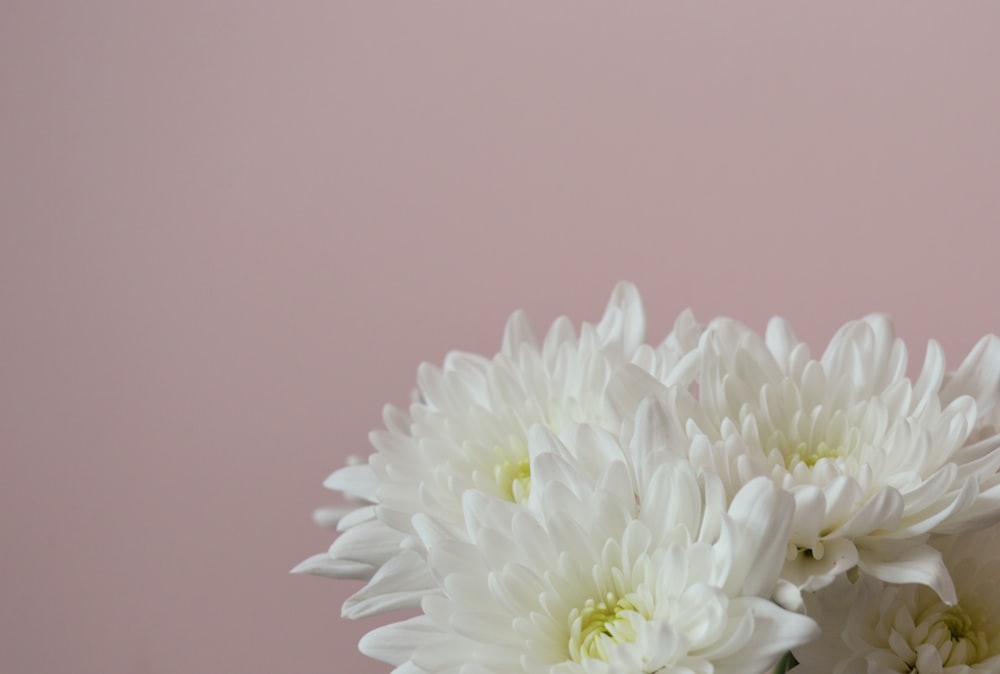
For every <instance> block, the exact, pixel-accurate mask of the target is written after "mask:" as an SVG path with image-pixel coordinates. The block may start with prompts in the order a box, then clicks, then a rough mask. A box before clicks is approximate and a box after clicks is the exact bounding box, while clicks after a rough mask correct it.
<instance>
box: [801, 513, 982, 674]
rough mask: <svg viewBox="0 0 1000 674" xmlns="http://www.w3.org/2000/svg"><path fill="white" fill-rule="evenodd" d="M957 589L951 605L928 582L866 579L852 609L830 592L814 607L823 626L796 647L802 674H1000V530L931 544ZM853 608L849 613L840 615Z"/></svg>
mask: <svg viewBox="0 0 1000 674" xmlns="http://www.w3.org/2000/svg"><path fill="white" fill-rule="evenodd" d="M931 542H932V543H933V544H934V545H935V547H936V548H938V549H939V550H941V551H942V552H943V557H944V561H945V564H946V565H947V567H948V569H949V570H950V571H951V574H952V577H953V578H954V580H955V586H956V589H957V591H958V603H957V604H955V605H948V604H946V603H944V602H943V601H941V598H940V597H938V596H937V595H936V594H935V593H934V592H932V591H931V590H930V589H928V588H927V587H926V586H923V585H887V584H885V583H882V582H881V581H879V580H876V579H874V578H870V577H868V578H864V579H862V580H861V581H860V582H859V583H858V585H857V589H856V590H855V593H854V594H855V595H856V598H855V599H854V601H852V602H851V603H850V605H849V607H847V606H845V605H844V601H843V598H844V597H846V596H848V593H846V592H843V591H842V590H843V588H841V597H838V598H834V597H833V596H831V594H830V592H828V591H826V590H824V591H821V592H820V593H818V594H817V596H816V598H815V599H814V600H813V601H811V602H810V604H811V605H810V608H811V609H814V610H813V611H812V612H813V613H815V614H816V616H817V619H818V620H819V621H820V625H821V627H822V628H823V636H822V638H821V639H819V640H817V641H816V642H815V643H814V644H810V645H809V646H807V647H804V648H800V649H796V651H795V655H796V657H797V658H798V659H799V660H800V662H801V663H802V664H801V670H798V669H797V670H796V671H801V672H802V674H821V673H822V674H827V673H828V672H833V673H834V674H880V673H883V672H884V673H885V674H895V673H897V672H898V673H899V674H909V673H910V672H914V673H915V674H996V672H1000V547H998V546H1000V528H998V527H993V528H991V529H990V530H987V531H985V532H980V531H976V532H970V533H966V534H962V535H960V536H947V537H935V538H933V539H932V540H931ZM838 608H847V610H838Z"/></svg>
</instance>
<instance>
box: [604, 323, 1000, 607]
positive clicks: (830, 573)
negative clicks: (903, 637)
mask: <svg viewBox="0 0 1000 674" xmlns="http://www.w3.org/2000/svg"><path fill="white" fill-rule="evenodd" d="M693 353H694V355H696V356H697V359H698V362H697V363H695V362H694V360H692V359H689V360H688V362H686V364H685V367H686V370H687V374H688V375H689V378H688V383H692V384H693V385H694V386H693V388H695V389H696V392H697V393H696V395H695V394H693V393H689V392H688V391H687V390H684V389H666V388H664V387H662V385H661V384H659V383H658V382H655V381H654V380H653V378H652V377H649V376H648V375H645V374H644V373H640V372H637V371H636V370H634V369H631V370H626V371H625V373H624V374H625V375H627V376H623V377H621V378H620V381H618V382H617V384H616V389H615V390H616V394H617V395H616V397H617V398H618V403H617V404H618V406H619V407H620V408H627V407H628V406H629V404H631V403H630V402H629V401H630V400H635V399H636V398H639V397H642V396H645V395H649V394H650V393H651V392H653V391H654V390H657V389H659V391H660V393H659V395H660V396H661V398H664V399H668V400H669V401H670V406H671V408H672V409H673V414H674V418H675V423H676V424H677V425H678V426H679V427H680V428H683V429H684V431H685V432H686V433H687V435H688V436H689V437H690V438H691V454H690V458H691V460H692V461H693V462H694V463H695V465H697V466H699V467H701V468H703V469H710V470H713V471H715V472H717V473H718V474H719V475H720V476H722V477H723V480H724V482H725V483H726V485H727V489H728V490H729V491H730V492H733V491H735V490H737V489H738V488H739V487H740V486H742V485H743V484H746V483H747V482H748V481H750V480H753V479H754V478H756V477H760V476H766V477H768V478H770V479H771V480H772V481H773V482H774V483H775V484H776V485H777V486H779V487H780V488H782V489H784V490H786V491H788V492H789V493H791V494H792V495H793V496H794V498H795V503H796V516H795V523H794V526H793V530H792V536H791V543H790V545H789V550H788V562H787V564H786V568H785V571H784V574H783V577H784V578H785V579H786V580H787V581H789V582H790V583H791V584H792V585H794V586H795V587H798V588H802V589H806V590H815V589H818V588H821V587H823V586H824V585H826V584H827V583H829V582H831V581H832V580H833V579H834V578H836V577H837V576H838V575H840V574H842V573H844V572H846V571H847V570H848V569H851V568H853V567H854V566H856V565H857V566H859V567H860V568H861V570H863V571H865V572H867V573H871V574H873V575H875V576H876V577H879V578H881V579H882V580H885V581H887V582H895V583H906V582H916V583H923V584H926V585H928V586H930V587H932V588H933V589H934V590H935V591H936V592H938V594H940V595H941V596H942V597H943V598H944V599H946V600H948V601H954V590H953V588H952V587H951V581H950V578H949V576H948V574H947V572H946V570H945V569H944V567H943V565H942V564H941V560H940V556H939V555H938V553H937V552H936V551H935V550H934V549H933V548H931V547H929V546H927V545H926V544H925V542H924V541H925V539H926V537H927V535H928V534H930V533H943V532H955V531H961V530H962V529H963V528H967V527H968V526H971V525H973V524H977V525H978V524H980V523H981V522H982V521H987V520H989V519H990V518H996V517H997V513H998V512H1000V510H998V505H1000V478H998V477H997V468H998V467H1000V451H998V449H997V448H998V446H1000V436H997V435H995V431H994V430H993V429H992V428H991V421H990V419H991V415H993V414H995V409H996V404H997V396H998V392H1000V340H998V339H997V338H996V337H992V336H990V337H987V338H985V339H984V340H983V341H982V342H980V344H979V345H978V346H977V347H976V348H975V349H974V350H973V353H971V354H970V356H969V358H967V359H966V361H965V363H963V365H962V366H961V367H960V368H959V370H958V371H957V372H954V373H951V374H948V375H946V372H945V367H944V358H943V355H942V352H941V349H940V347H939V346H938V345H937V344H936V343H934V342H932V343H931V344H930V346H929V347H928V351H927V358H926V360H925V363H924V367H923V370H922V371H921V373H920V375H919V376H918V377H917V379H916V380H915V381H914V380H911V379H909V378H908V377H907V376H906V364H907V351H906V347H905V345H904V344H903V342H902V341H901V340H899V339H897V338H895V336H894V334H893V329H892V324H891V323H890V322H889V320H888V319H887V318H885V317H883V316H869V317H867V318H865V319H863V320H860V321H854V322H852V323H848V324H847V325H845V326H844V327H843V328H842V329H841V330H840V331H839V332H838V333H837V334H836V335H835V336H834V337H833V339H832V340H831V341H830V344H829V346H828V347H827V349H826V351H825V352H824V353H823V355H822V357H820V358H819V359H814V358H813V357H812V356H811V355H810V353H809V349H808V347H807V346H806V345H805V344H803V343H800V342H799V341H798V340H797V339H796V338H795V336H794V334H793V333H792V331H791V328H790V327H789V325H788V324H787V323H786V322H785V321H783V320H781V319H774V320H772V321H771V322H770V324H769V325H768V329H767V334H766V337H763V338H762V337H761V336H759V335H757V334H756V333H754V332H753V331H751V330H750V329H748V328H746V327H745V326H743V325H741V324H739V323H737V322H735V321H732V320H729V319H718V320H715V321H713V322H712V323H711V324H710V325H709V327H708V328H707V330H706V331H705V333H704V334H703V336H702V339H701V344H700V346H699V349H698V350H697V351H696V352H693Z"/></svg>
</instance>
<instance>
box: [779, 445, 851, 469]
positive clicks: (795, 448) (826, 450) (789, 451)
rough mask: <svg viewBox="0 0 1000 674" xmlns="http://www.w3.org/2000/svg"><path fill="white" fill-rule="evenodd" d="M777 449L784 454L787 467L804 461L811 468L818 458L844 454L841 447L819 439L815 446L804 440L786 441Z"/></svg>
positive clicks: (834, 457)
mask: <svg viewBox="0 0 1000 674" xmlns="http://www.w3.org/2000/svg"><path fill="white" fill-rule="evenodd" d="M779 449H780V450H781V453H782V454H784V456H785V465H786V466H787V467H788V468H793V467H794V466H795V464H797V463H804V464H806V465H807V466H809V467H810V468H812V467H813V466H815V465H816V462H817V461H819V460H820V459H836V458H839V457H841V456H843V454H844V448H843V447H840V446H837V447H832V446H830V445H828V444H827V443H826V441H825V440H821V441H820V442H819V443H817V444H816V445H815V446H810V445H809V443H806V442H799V443H797V444H792V443H788V444H787V445H785V446H784V447H779Z"/></svg>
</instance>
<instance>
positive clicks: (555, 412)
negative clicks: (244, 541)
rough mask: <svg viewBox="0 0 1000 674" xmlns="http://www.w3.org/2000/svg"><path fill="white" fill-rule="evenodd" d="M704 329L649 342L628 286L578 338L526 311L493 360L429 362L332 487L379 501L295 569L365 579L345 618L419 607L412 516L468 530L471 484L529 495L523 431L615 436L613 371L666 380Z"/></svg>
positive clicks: (680, 329) (687, 326) (424, 581)
mask: <svg viewBox="0 0 1000 674" xmlns="http://www.w3.org/2000/svg"><path fill="white" fill-rule="evenodd" d="M700 330H701V328H700V326H698V325H697V324H696V323H695V322H694V319H693V318H692V317H691V315H690V314H683V315H682V316H681V317H680V318H679V319H678V321H677V325H676V327H675V331H674V333H673V334H672V335H671V337H669V338H668V339H667V340H666V342H664V344H663V345H662V346H661V347H660V348H658V349H654V348H652V347H651V346H649V345H647V344H646V343H645V340H646V320H645V315H644V312H643V309H642V303H641V301H640V298H639V294H638V292H637V291H636V289H635V288H634V287H633V286H631V285H628V284H620V285H619V286H618V287H617V288H616V289H615V291H614V293H613V294H612V297H611V301H610V302H609V304H608V307H607V310H606V311H605V313H604V316H603V318H602V319H601V321H600V322H599V323H598V324H597V325H589V324H584V325H583V326H582V328H581V330H580V334H579V336H578V335H577V334H576V333H575V331H574V329H573V327H572V325H571V323H570V322H569V320H568V319H566V318H561V319H559V320H557V321H556V322H555V323H554V324H553V326H552V328H551V329H550V330H549V332H548V334H547V335H546V336H545V338H544V340H542V341H541V342H539V340H538V339H536V337H535V335H534V333H533V331H532V329H531V327H530V325H529V324H528V321H527V319H526V317H525V316H524V314H523V313H520V312H518V313H515V314H514V315H513V316H512V317H511V319H510V321H509V322H508V324H507V328H506V332H505V335H504V341H503V349H502V351H501V353H499V354H498V355H497V356H496V357H494V358H493V359H487V358H483V357H481V356H476V355H471V354H466V353H452V354H450V355H449V356H448V357H447V359H446V360H445V363H444V367H443V368H437V367H434V366H432V365H428V364H425V365H423V366H421V368H420V370H419V377H418V384H419V396H418V399H417V400H416V402H414V404H413V405H411V407H410V409H409V412H408V413H407V412H403V411H401V410H398V409H395V408H392V407H388V408H386V411H385V415H384V418H385V424H386V430H383V431H376V432H374V433H372V434H371V442H372V444H373V445H374V447H375V449H376V450H377V451H376V452H375V453H374V454H373V455H372V456H371V457H370V460H369V462H368V463H367V464H365V465H361V466H352V467H347V468H344V469H341V470H339V471H337V472H335V473H334V474H333V475H331V476H330V478H329V479H328V480H327V482H326V483H325V484H326V486H327V487H329V488H331V489H334V490H339V491H342V492H344V493H345V494H347V495H349V496H351V497H354V498H358V499H362V500H364V501H366V502H368V503H370V504H372V505H370V506H367V507H362V508H359V509H357V510H356V511H354V512H352V513H350V514H349V515H347V516H346V517H345V518H344V519H342V520H341V521H340V522H339V528H340V529H341V530H343V533H342V534H341V535H340V537H339V538H338V539H337V540H336V541H335V542H334V543H333V546H332V547H331V548H330V551H329V553H323V554H320V555H316V556H314V557H312V558H310V559H308V560H306V561H305V562H303V563H302V564H301V565H299V567H297V568H296V571H300V572H307V573H315V574H319V575H325V576H329V577H335V578H343V577H352V578H362V579H367V580H368V583H367V585H366V586H365V587H364V588H362V589H361V590H360V591H359V592H358V593H357V594H355V595H354V596H353V597H351V598H350V599H348V600H347V602H345V604H344V615H345V616H348V617H360V616H365V615H372V614H375V613H381V612H384V611H389V610H393V609H397V608H403V607H416V606H418V605H419V602H420V599H421V598H422V597H423V596H424V594H426V593H427V592H428V591H435V590H436V585H435V583H434V581H433V578H432V577H431V575H430V574H429V572H428V570H427V563H426V551H425V550H424V549H423V545H422V543H421V541H420V539H419V537H417V535H416V532H415V531H414V529H413V525H412V519H413V516H414V515H416V514H422V515H426V516H429V517H430V518H431V519H433V520H434V521H435V522H437V523H438V524H439V525H440V526H441V527H442V528H443V529H444V530H447V531H450V532H451V535H453V536H455V537H457V538H463V537H465V535H466V531H465V526H464V518H465V515H464V506H463V500H462V499H463V495H464V494H465V492H466V491H468V490H470V489H477V490H480V491H483V492H485V493H487V494H491V495H493V496H495V497H497V498H500V499H504V500H507V501H510V502H512V503H523V502H524V501H525V500H526V499H527V498H528V495H529V494H530V491H531V483H532V476H531V472H530V465H529V461H528V444H527V434H528V429H529V428H530V427H531V426H532V425H533V424H541V425H542V426H544V427H546V428H549V429H551V430H553V431H556V432H558V431H559V430H561V429H562V428H563V427H565V426H566V425H567V424H569V423H574V422H586V423H594V424H597V425H599V426H601V427H603V428H606V429H608V430H611V431H612V432H615V433H617V431H618V425H619V421H618V417H617V416H616V415H615V414H614V413H613V411H612V410H610V409H609V408H608V406H607V405H606V397H605V388H606V386H607V383H608V381H609V379H610V377H611V373H612V372H613V371H614V370H615V369H616V368H618V367H620V366H621V365H623V364H625V363H631V364H633V365H634V366H635V367H637V368H639V369H640V370H641V371H644V372H648V373H652V374H653V375H654V376H656V377H658V378H663V377H665V374H664V373H665V372H667V371H669V369H670V368H671V367H672V365H673V364H674V363H676V362H677V360H679V359H680V358H681V357H682V356H683V355H684V353H686V351H687V350H689V349H690V348H692V347H693V346H694V345H695V344H696V343H697V339H698V336H699V334H700Z"/></svg>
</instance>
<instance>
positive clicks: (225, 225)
mask: <svg viewBox="0 0 1000 674" xmlns="http://www.w3.org/2000/svg"><path fill="white" fill-rule="evenodd" d="M807 4H808V5H809V6H806V5H807ZM998 25H1000V5H997V4H992V3H963V4H960V5H954V6H948V7H946V6H945V5H943V4H940V3H933V4H931V3H927V4H925V3H920V2H906V3H893V2H889V3H877V4H869V3H861V4H856V5H851V4H849V3H827V6H825V7H820V6H817V3H798V2H795V3H788V4H783V5H777V4H767V3H752V4H740V3H730V6H729V7H727V8H725V9H723V8H722V7H720V6H717V5H714V6H709V5H707V4H702V3H694V2H678V3H669V4H667V3H661V4H657V5H655V6H653V5H642V4H638V3H625V4H621V5H619V6H617V7H616V8H615V9H614V10H612V8H611V7H610V6H604V5H589V4H583V3H577V2H572V3H506V2H505V3H496V4H492V3H464V2H463V3H453V4H442V3H437V2H422V3H386V4H383V3H369V2H332V3H315V4H313V3H302V2H295V3H277V2H274V3H266V2H161V3H136V2H125V1H121V2H109V1H95V2H88V3H81V2H61V3H58V2H44V3H42V2H39V3H36V2H29V1H27V0H24V1H13V2H12V1H11V0H7V1H6V2H4V3H3V4H2V6H0V312H2V315H0V440H2V455H0V457H2V466H0V480H2V488H0V527H2V529H0V540H2V545H3V548H2V554H0V579H2V581H0V582H2V599H0V671H3V672H11V673H18V674H21V673H31V672H38V673H46V674H49V673H60V674H61V673H63V672H65V673H74V674H76V673H81V674H107V673H110V672H136V673H142V674H175V673H178V672H185V673H187V672H206V673H208V672H212V673H219V672H241V673H242V674H258V673H259V674H264V673H274V672H309V673H313V672H315V673H319V672H345V673H346V672H372V673H376V672H386V671H388V669H389V668H388V667H385V666H382V665H378V664H377V663H372V662H368V661H366V660H365V659H364V658H362V657H361V656H360V655H358V654H356V648H355V644H356V642H357V639H358V638H359V637H360V635H361V634H362V633H364V632H365V631H366V630H368V629H370V627H371V626H372V623H368V622H362V623H347V622H345V621H341V620H340V618H339V604H340V602H341V601H342V600H343V598H344V597H345V596H346V595H347V594H348V593H349V592H350V591H351V590H353V589H354V587H355V586H353V585H352V584H350V583H344V584H337V583H333V582H330V581H324V580H321V579H318V578H310V577H297V576H296V577H293V576H289V575H288V573H287V572H288V570H289V568H290V567H292V566H293V565H294V564H295V563H297V562H298V561H299V560H301V559H303V558H305V557H307V556H308V555H310V554H312V553H314V552H318V551H320V550H322V549H324V548H325V547H326V546H327V545H328V544H329V542H330V540H331V535H330V534H329V533H328V532H325V531H323V530H319V529H317V528H314V526H313V525H312V523H311V520H310V512H311V511H312V509H313V508H314V507H315V506H318V505H322V504H324V503H328V502H330V501H331V498H332V497H331V496H329V495H328V494H327V493H326V492H324V490H323V489H322V488H321V487H320V482H321V481H322V479H323V478H324V477H325V476H326V475H327V474H328V473H329V472H330V471H331V470H333V469H334V468H336V467H338V466H339V465H341V463H342V462H343V461H344V459H345V457H346V456H347V455H348V454H349V453H361V454H364V453H366V452H367V440H366V436H367V432H368V430H369V429H371V428H374V427H376V426H378V425H379V419H380V410H381V407H382V405H383V404H384V403H385V402H389V401H392V402H396V403H402V402H404V401H405V400H406V399H407V397H408V395H409V391H410V388H411V387H412V385H413V382H414V377H415V369H416V367H417V365H418V363H419V362H420V361H422V360H431V361H439V360H440V359H441V358H442V356H443V355H444V354H445V352H446V351H448V350H449V349H452V348H461V349H466V350H475V351H480V352H487V353H490V352H493V351H495V350H496V348H497V347H498V346H499V341H500V332H501V329H502V325H503V322H504V320H505V318H506V316H507V314H508V313H509V312H510V311H511V310H513V309H515V308H517V307H523V308H525V309H528V310H529V311H530V313H531V314H532V315H533V316H534V317H536V319H537V321H538V323H539V324H547V323H548V322H549V321H551V320H552V319H553V318H554V317H555V316H556V315H557V314H559V313H567V314H569V315H570V316H572V317H573V318H574V319H577V320H581V319H595V318H597V317H598V315H599V313H600V311H601V309H602V307H603V305H604V303H605V301H606V297H607V294H608V292H609V291H610V289H611V286H612V284H613V283H614V281H616V280H618V279H622V278H625V279H632V280H634V281H635V282H637V283H638V284H639V285H640V287H641V289H642V291H643V293H644V296H645V299H646V302H647V308H648V310H649V312H650V314H651V324H652V328H653V330H652V332H653V334H654V335H655V336H662V335H663V333H664V332H665V330H666V329H667V327H668V326H669V325H670V323H671V322H672V320H673V317H674V316H675V315H676V313H677V312H678V311H680V310H681V309H682V308H684V307H686V306H692V307H694V309H695V310H696V312H697V313H698V315H699V316H701V317H703V318H708V317H711V316H713V315H715V314H719V313H725V314H730V315H734V316H736V317H738V318H741V319H744V320H746V321H748V322H750V323H751V324H752V325H754V326H758V327H760V326H762V325H763V322H764V320H765V318H766V317H767V316H769V315H771V314H773V313H782V314H784V315H785V316H787V317H789V318H790V319H792V320H793V321H794V322H795V324H796V325H797V326H798V327H799V332H800V335H801V336H803V337H805V338H808V339H810V340H814V341H815V342H816V343H817V348H819V346H820V345H821V344H822V343H823V342H824V341H825V339H826V338H827V337H828V336H829V335H830V334H831V332H832V331H833V330H834V328H835V327H836V326H837V325H839V324H840V323H841V322H843V321H844V320H846V319H848V318H851V317H855V316H857V315H859V314H862V313H864V312H868V311H871V310H884V311H889V312H891V313H892V314H894V315H895V317H896V319H897V323H898V327H899V331H900V333H901V334H902V335H903V336H904V337H905V338H907V339H908V340H912V344H913V345H914V348H913V350H914V351H915V354H914V359H915V360H920V359H922V357H923V356H922V354H923V343H924V342H925V341H926V339H927V338H929V337H931V336H934V337H937V338H939V339H940V340H941V341H942V342H943V343H944V345H945V347H946V349H947V352H948V354H949V356H950V357H951V358H952V359H953V361H954V360H955V359H957V358H959V357H961V355H963V354H964V352H965V350H966V349H968V347H969V346H970V345H971V344H972V343H973V342H974V341H975V340H976V339H977V338H978V337H979V336H980V335H981V334H982V333H985V332H990V331H994V332H995V331H1000V314H998V311H997V306H998V303H997V300H996V296H997V288H998V286H1000V265H998V263H997V262H998V257H1000V256H998V244H1000V231H998V224H1000V77H998V76H997V65H998V63H1000V41H998V40H997V27H998Z"/></svg>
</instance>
